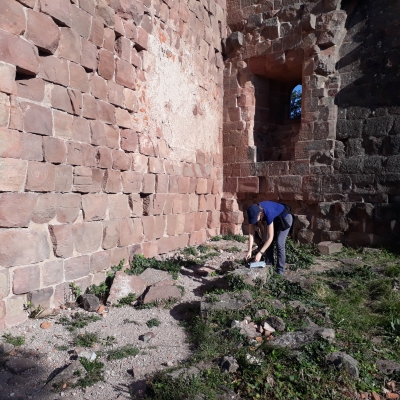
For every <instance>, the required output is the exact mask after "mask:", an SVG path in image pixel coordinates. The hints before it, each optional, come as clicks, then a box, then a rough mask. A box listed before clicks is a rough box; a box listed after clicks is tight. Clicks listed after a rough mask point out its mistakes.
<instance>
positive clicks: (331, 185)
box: [221, 0, 400, 246]
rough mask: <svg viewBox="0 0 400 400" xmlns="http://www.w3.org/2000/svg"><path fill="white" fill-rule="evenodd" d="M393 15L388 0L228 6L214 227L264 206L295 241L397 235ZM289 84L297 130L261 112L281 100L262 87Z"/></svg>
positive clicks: (392, 238)
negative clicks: (297, 112)
mask: <svg viewBox="0 0 400 400" xmlns="http://www.w3.org/2000/svg"><path fill="white" fill-rule="evenodd" d="M398 15H399V2H398V1H390V0H388V1H380V2H376V1H372V0H371V1H368V0H364V1H352V0H346V1H342V2H341V1H339V0H320V1H317V0H313V1H311V0H310V1H301V2H296V1H286V0H282V1H281V0H275V1H272V0H267V1H263V2H260V3H259V4H254V3H251V4H250V3H243V2H239V1H232V2H229V3H228V38H227V40H226V41H225V48H224V52H225V71H224V74H225V80H224V86H225V96H224V129H223V141H224V195H223V199H222V205H221V207H222V214H221V222H222V225H221V229H222V231H223V232H232V231H233V232H240V231H241V230H242V229H243V230H244V232H246V229H247V226H246V222H245V221H244V219H243V211H244V210H246V208H247V207H248V205H250V204H252V203H253V202H257V201H261V200H266V199H269V200H276V201H284V202H286V203H288V204H290V205H291V206H292V208H293V211H294V213H295V214H296V215H297V218H296V222H295V227H294V233H295V236H296V237H297V238H298V239H299V240H300V241H302V242H319V241H322V240H339V241H342V242H344V243H345V244H349V245H354V246H357V245H381V244H383V243H384V244H389V243H396V241H398V240H399V236H400V188H399V183H400V174H399V172H400V168H399V167H400V164H399V143H400V142H399V139H398V138H399V136H398V135H399V131H398V121H397V119H398V113H399V111H398V110H399V106H400V97H399V93H400V91H399V86H400V77H399V66H400V64H399V56H398V54H399V46H400V42H399V40H398V36H399V33H400V28H399V24H398V22H399V17H398ZM299 82H301V83H302V87H303V99H302V116H301V123H300V124H297V125H296V124H293V121H292V122H290V121H285V120H284V119H283V120H280V121H279V120H276V118H275V119H274V120H273V119H271V118H270V117H268V116H267V115H268V113H270V114H271V110H272V111H273V114H274V116H275V115H276V113H277V111H276V110H273V109H272V107H271V104H280V101H283V103H285V102H286V104H289V98H288V97H285V95H283V96H280V95H279V90H278V91H277V90H276V89H275V90H274V89H273V88H274V87H275V88H276V87H279V86H280V87H284V86H285V85H287V86H289V87H294V86H295V85H296V84H297V83H299ZM277 96H278V97H277ZM280 109H281V112H282V111H283V112H285V111H284V110H283V109H282V106H280ZM260 115H264V118H260ZM286 116H287V117H288V114H286ZM268 149H269V150H270V151H269V152H268Z"/></svg>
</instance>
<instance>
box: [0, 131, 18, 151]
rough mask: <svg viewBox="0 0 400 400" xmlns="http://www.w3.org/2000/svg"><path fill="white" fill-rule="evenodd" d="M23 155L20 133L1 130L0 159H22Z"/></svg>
mask: <svg viewBox="0 0 400 400" xmlns="http://www.w3.org/2000/svg"><path fill="white" fill-rule="evenodd" d="M21 155H22V141H21V135H20V133H19V132H18V131H14V130H11V129H6V128H0V157H4V158H20V157H21Z"/></svg>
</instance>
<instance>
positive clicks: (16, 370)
mask: <svg viewBox="0 0 400 400" xmlns="http://www.w3.org/2000/svg"><path fill="white" fill-rule="evenodd" d="M5 367H6V368H7V369H8V370H9V371H10V372H12V373H13V374H16V375H19V374H21V373H22V372H25V371H28V370H29V369H32V368H37V363H36V362H35V361H33V360H31V359H29V358H22V357H12V358H10V359H9V360H7V361H6V363H5Z"/></svg>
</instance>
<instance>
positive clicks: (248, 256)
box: [246, 250, 251, 261]
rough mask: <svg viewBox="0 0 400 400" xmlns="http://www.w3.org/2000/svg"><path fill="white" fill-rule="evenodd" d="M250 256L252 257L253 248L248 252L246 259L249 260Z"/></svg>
mask: <svg viewBox="0 0 400 400" xmlns="http://www.w3.org/2000/svg"><path fill="white" fill-rule="evenodd" d="M249 258H251V250H249V251H248V252H247V255H246V261H248V260H249Z"/></svg>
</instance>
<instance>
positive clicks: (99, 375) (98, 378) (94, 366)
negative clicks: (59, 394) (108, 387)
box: [77, 358, 104, 388]
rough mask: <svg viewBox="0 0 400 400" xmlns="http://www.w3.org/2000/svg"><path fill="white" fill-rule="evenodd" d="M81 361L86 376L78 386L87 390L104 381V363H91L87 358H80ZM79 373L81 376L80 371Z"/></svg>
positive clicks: (95, 361) (79, 381) (80, 380)
mask: <svg viewBox="0 0 400 400" xmlns="http://www.w3.org/2000/svg"><path fill="white" fill-rule="evenodd" d="M79 361H80V363H81V364H82V366H83V368H85V371H86V374H85V376H83V377H82V378H80V379H79V380H78V383H77V386H80V387H82V388H86V387H89V386H93V385H94V384H95V383H97V382H102V381H104V376H103V372H104V371H103V368H104V364H103V363H102V362H100V361H98V360H94V361H89V360H87V359H86V358H80V359H79ZM77 372H78V376H79V375H80V371H77Z"/></svg>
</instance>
